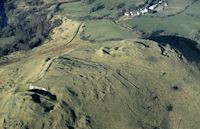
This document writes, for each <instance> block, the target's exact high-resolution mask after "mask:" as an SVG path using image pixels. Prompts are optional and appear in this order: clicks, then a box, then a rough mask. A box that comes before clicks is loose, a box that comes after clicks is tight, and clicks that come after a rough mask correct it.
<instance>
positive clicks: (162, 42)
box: [146, 36, 200, 63]
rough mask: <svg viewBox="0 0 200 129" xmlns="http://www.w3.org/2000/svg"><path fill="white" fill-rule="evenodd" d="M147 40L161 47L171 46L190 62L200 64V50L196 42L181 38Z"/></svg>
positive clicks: (170, 37)
mask: <svg viewBox="0 0 200 129" xmlns="http://www.w3.org/2000/svg"><path fill="white" fill-rule="evenodd" d="M146 39H149V40H153V41H156V42H158V43H159V46H160V47H162V46H166V45H167V44H169V45H170V46H171V47H172V48H173V49H175V50H176V51H177V52H180V53H181V54H182V55H183V56H184V57H185V58H186V59H187V60H188V61H190V62H195V63H200V50H199V49H198V48H197V44H198V43H197V42H196V41H193V40H191V39H188V38H184V37H180V36H150V37H148V38H146ZM161 49H163V48H161Z"/></svg>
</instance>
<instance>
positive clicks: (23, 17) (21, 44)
mask: <svg viewBox="0 0 200 129" xmlns="http://www.w3.org/2000/svg"><path fill="white" fill-rule="evenodd" d="M26 1H27V2H29V3H31V1H32V2H33V3H32V4H38V3H37V2H41V0H26ZM6 5H7V6H5V10H7V12H6V13H7V14H8V16H9V18H11V19H12V20H10V22H9V24H8V25H7V26H5V27H3V28H1V29H0V38H8V37H15V39H14V40H13V41H12V42H10V43H9V44H7V45H4V46H2V45H1V44H2V43H1V44H0V47H1V48H0V56H2V55H7V54H9V53H11V52H13V51H18V50H28V49H31V48H34V47H37V46H39V45H40V44H41V42H42V41H44V40H45V38H46V37H47V36H48V34H49V32H50V31H51V29H52V28H54V27H55V26H58V25H60V24H61V21H59V20H56V21H55V22H51V21H50V19H48V18H47V17H48V12H45V11H44V10H36V9H34V8H32V9H31V8H30V9H29V10H17V9H16V10H15V8H14V9H10V5H9V4H6ZM12 7H13V6H12Z"/></svg>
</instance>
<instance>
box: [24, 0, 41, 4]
mask: <svg viewBox="0 0 200 129" xmlns="http://www.w3.org/2000/svg"><path fill="white" fill-rule="evenodd" d="M23 1H24V2H25V3H26V4H28V5H41V4H43V1H42V0H23Z"/></svg>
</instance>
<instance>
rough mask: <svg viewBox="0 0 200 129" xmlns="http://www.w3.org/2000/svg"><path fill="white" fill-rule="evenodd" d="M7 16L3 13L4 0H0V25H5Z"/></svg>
mask: <svg viewBox="0 0 200 129" xmlns="http://www.w3.org/2000/svg"><path fill="white" fill-rule="evenodd" d="M7 21H8V18H7V16H6V14H5V8H4V0H1V1H0V27H4V26H6V25H7Z"/></svg>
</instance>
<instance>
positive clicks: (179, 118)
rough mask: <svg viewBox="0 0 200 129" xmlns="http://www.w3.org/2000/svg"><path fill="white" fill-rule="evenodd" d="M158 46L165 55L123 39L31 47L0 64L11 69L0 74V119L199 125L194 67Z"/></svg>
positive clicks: (89, 128)
mask: <svg viewBox="0 0 200 129" xmlns="http://www.w3.org/2000/svg"><path fill="white" fill-rule="evenodd" d="M76 42H77V41H76V40H75V41H73V42H72V44H74V43H76ZM78 42H79V44H81V40H80V41H78ZM82 42H84V41H82ZM49 46H50V45H49ZM38 49H39V48H38ZM164 49H165V52H166V54H168V56H163V55H162V54H161V52H162V49H161V48H160V47H159V46H158V44H157V43H156V42H152V41H145V40H121V41H110V42H104V43H102V42H101V44H96V45H94V44H85V45H84V46H82V47H77V48H75V47H73V45H72V46H68V48H66V49H65V53H63V54H61V55H57V56H54V57H51V58H50V59H49V60H46V57H48V55H50V53H52V51H48V52H47V53H46V54H45V55H39V56H37V52H39V51H36V53H34V52H33V53H32V54H31V55H32V58H29V59H27V60H26V63H23V61H22V62H21V61H20V62H18V63H13V64H12V65H11V66H10V67H9V66H8V67H3V69H1V70H7V72H6V73H8V75H9V76H8V78H7V79H8V81H1V83H2V84H1V87H3V89H1V100H0V101H1V106H0V108H1V109H2V110H1V112H0V114H1V121H3V122H2V124H1V125H0V126H1V127H2V128H24V129H25V128H33V129H40V128H41V129H42V128H60V129H62V128H68V129H83V128H84V129H99V128H104V129H111V128H112V129H114V128H116V129H118V128H123V129H133V128H134V129H141V128H145V129H155V128H159V129H166V128H168V129H177V127H179V128H181V129H184V128H185V129H188V128H192V129H198V128H199V126H200V125H199V121H198V118H199V115H200V114H199V109H198V107H199V106H200V105H199V103H198V99H199V93H198V91H199V90H200V89H199V83H200V82H199V78H198V77H199V75H200V73H199V71H198V69H197V67H195V66H193V65H191V64H190V63H187V62H186V59H180V58H179V55H178V54H177V53H176V51H175V50H174V49H171V48H170V47H164ZM35 54H36V55H35ZM54 54H56V53H54ZM172 62H173V63H172ZM18 66H20V67H18ZM8 69H10V70H8ZM13 69H16V70H14V71H13ZM2 73H4V72H2V71H1V74H2ZM1 77H2V76H1ZM30 77H31V78H30ZM9 78H12V79H13V80H15V81H14V82H12V81H11V80H9ZM1 79H3V78H1ZM4 79H6V78H4ZM17 80H18V81H17ZM30 85H33V86H38V87H43V88H46V89H48V91H37V90H35V91H34V90H29V86H30ZM3 96H4V97H3ZM52 96H53V97H52ZM11 107H15V108H11ZM35 119H38V120H39V121H36V120H35ZM191 119H193V121H191Z"/></svg>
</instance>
